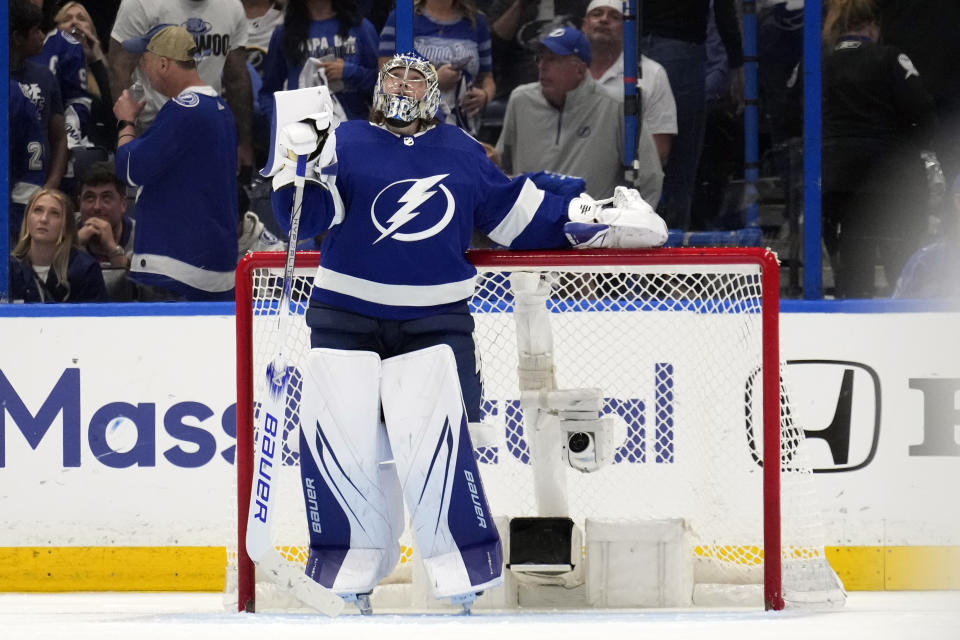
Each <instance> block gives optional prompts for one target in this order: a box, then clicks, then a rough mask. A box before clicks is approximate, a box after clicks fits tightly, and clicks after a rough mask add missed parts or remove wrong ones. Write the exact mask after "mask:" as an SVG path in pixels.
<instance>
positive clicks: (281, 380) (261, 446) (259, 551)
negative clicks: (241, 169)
mask: <svg viewBox="0 0 960 640" xmlns="http://www.w3.org/2000/svg"><path fill="white" fill-rule="evenodd" d="M306 166H307V156H306V155H300V156H298V157H297V170H296V178H295V179H294V186H295V188H296V191H295V192H294V198H293V212H292V213H291V215H290V238H289V244H288V245H287V258H286V263H285V264H284V268H283V291H282V293H281V296H280V308H279V309H278V310H277V335H278V336H279V346H278V347H277V352H276V354H275V355H274V357H273V359H272V360H271V361H270V363H269V364H267V370H266V376H267V390H268V393H267V394H266V396H265V398H264V399H263V402H262V404H261V406H260V421H259V427H260V428H259V430H258V433H259V438H258V441H257V442H255V449H254V461H253V469H254V474H255V475H256V477H255V479H254V482H253V484H252V486H251V488H250V510H249V512H248V513H247V536H246V547H247V555H248V556H249V557H250V559H251V560H252V561H253V562H254V564H256V565H257V567H258V568H259V569H261V570H262V571H263V572H264V573H265V574H266V575H267V576H268V577H269V579H270V581H271V582H274V583H276V584H278V585H280V586H281V587H284V588H286V589H287V590H289V591H290V592H291V593H292V594H293V595H294V596H295V597H296V598H297V599H298V600H300V601H301V602H303V603H304V604H306V605H308V606H310V607H312V608H313V609H316V610H317V611H319V612H320V613H323V614H326V615H328V616H336V615H337V614H339V613H340V612H341V611H342V610H343V606H344V602H343V600H342V599H341V598H340V596H338V595H337V594H335V593H334V592H332V591H330V590H329V589H326V588H324V587H323V586H321V585H320V584H318V583H317V582H315V581H314V580H312V579H311V578H309V577H308V576H307V575H306V574H305V573H304V572H303V570H302V569H301V568H300V567H298V566H296V565H294V564H293V563H290V562H287V561H286V560H285V559H284V558H283V557H282V556H281V555H280V553H279V552H278V551H277V549H276V547H274V545H273V539H272V537H271V535H270V530H271V520H272V518H273V507H274V506H275V500H274V499H273V491H272V489H273V487H271V484H270V483H271V481H272V479H273V478H274V477H275V471H274V470H275V469H279V466H280V464H281V463H280V460H279V456H278V454H279V451H280V450H281V446H282V445H281V443H282V436H283V425H284V421H285V418H286V411H285V410H286V395H287V386H288V385H289V382H290V372H289V371H288V370H287V369H288V367H287V359H286V355H285V353H284V341H285V340H286V339H287V336H288V335H290V323H291V321H292V319H293V313H292V312H291V310H290V303H291V297H292V292H291V289H292V288H293V265H294V262H295V260H296V254H297V235H298V233H299V230H300V209H301V207H302V206H303V188H304V183H305V176H306Z"/></svg>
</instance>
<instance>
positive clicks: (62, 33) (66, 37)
mask: <svg viewBox="0 0 960 640" xmlns="http://www.w3.org/2000/svg"><path fill="white" fill-rule="evenodd" d="M57 33H59V34H60V37H61V38H63V39H64V40H66V41H67V43H68V44H75V45H77V46H83V45H81V44H80V41H79V40H77V39H76V38H74V37H73V35H71V34H70V33H69V32H67V31H60V30H58V31H57Z"/></svg>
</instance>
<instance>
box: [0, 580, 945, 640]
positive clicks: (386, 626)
mask: <svg viewBox="0 0 960 640" xmlns="http://www.w3.org/2000/svg"><path fill="white" fill-rule="evenodd" d="M0 638H2V639H3V640H21V639H24V640H26V639H30V640H32V639H34V638H37V639H46V638H50V639H53V638H55V639H56V640H64V639H67V640H86V639H90V640H94V639H96V640H102V639H105V638H124V639H127V638H129V639H133V640H153V639H161V638H162V639H163V640H194V639H197V640H221V639H223V640H241V639H245V638H257V639H259V640H264V639H270V640H297V639H300V638H310V639H311V640H340V639H341V638H342V639H344V640H441V639H442V640H459V639H460V638H471V639H472V638H477V639H481V638H483V639H489V640H567V639H570V640H574V639H575V640H627V639H629V640H651V639H653V640H661V639H663V640H687V639H694V638H696V639H697V640H728V639H729V640H754V639H755V640H761V639H762V640H771V639H775V640H793V639H796V640H801V639H802V640H814V639H816V640H822V639H833V638H837V639H843V640H861V639H862V640H881V639H890V640H901V639H902V640H928V639H929V640H934V639H935V640H960V592H916V591H915V592H853V593H851V594H850V596H849V599H848V600H847V605H846V607H844V608H843V609H839V610H834V611H824V612H813V611H781V612H769V613H767V612H762V611H758V610H748V609H744V610H739V609H738V610H729V609H684V610H668V611H664V610H650V611H645V612H638V611H630V612H621V611H604V612H596V611H591V612H588V613H576V612H574V613H571V612H556V613H542V612H540V613H533V612H522V613H516V612H511V613H494V612H488V611H482V612H476V613H474V614H472V615H470V616H463V615H448V614H433V615H417V614H408V615H386V614H384V615H373V616H368V617H361V616H359V615H353V614H351V615H342V616H340V617H338V618H335V619H331V618H325V617H323V616H320V615H310V614H269V613H257V614H248V613H244V614H240V613H233V612H228V611H224V608H223V598H222V595H221V594H218V593H159V594H156V593H155V594H141V593H82V594H75V593H70V594H0Z"/></svg>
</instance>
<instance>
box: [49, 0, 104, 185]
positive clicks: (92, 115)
mask: <svg viewBox="0 0 960 640" xmlns="http://www.w3.org/2000/svg"><path fill="white" fill-rule="evenodd" d="M54 20H55V21H56V23H57V28H58V29H59V30H60V32H61V33H65V34H69V36H70V37H72V38H74V39H75V40H77V41H78V42H79V43H80V46H81V48H82V50H83V56H84V60H85V63H86V67H85V70H86V72H85V75H86V94H85V99H84V101H83V103H82V104H83V107H84V108H87V109H88V110H89V119H88V122H87V124H86V126H85V128H82V129H81V133H82V134H83V135H84V137H85V138H86V139H87V141H88V144H91V145H95V146H99V147H104V148H108V149H110V148H113V143H114V140H115V139H116V136H115V134H114V132H115V131H116V126H117V122H116V120H115V119H114V117H113V96H112V95H111V93H110V74H109V72H108V71H107V65H106V59H105V56H104V53H103V48H102V47H101V46H100V39H99V38H98V37H97V31H96V29H94V26H93V21H92V19H91V18H90V14H89V13H87V9H86V7H84V6H83V4H81V3H79V2H66V3H64V4H63V5H62V6H61V7H60V10H59V11H57V14H56V15H55V16H54ZM88 101H89V103H88ZM76 173H80V172H79V169H78V170H77V171H76Z"/></svg>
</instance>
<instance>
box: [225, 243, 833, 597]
mask: <svg viewBox="0 0 960 640" xmlns="http://www.w3.org/2000/svg"><path fill="white" fill-rule="evenodd" d="M738 252H739V253H738ZM478 255H480V256H481V257H480V258H479V259H478V260H477V261H479V262H482V266H479V267H478V270H479V272H480V275H479V277H478V279H477V288H476V293H475V295H474V297H473V299H472V300H471V302H470V307H471V311H472V312H473V315H474V318H475V320H476V332H475V338H476V342H477V347H478V351H479V355H480V361H481V370H482V379H483V385H484V387H483V388H484V395H483V404H482V412H483V414H484V422H486V423H488V424H492V425H493V427H494V430H493V432H494V434H495V440H494V442H493V443H492V444H490V443H487V445H488V446H478V447H476V448H475V455H476V457H477V459H478V461H479V463H480V464H479V467H480V470H481V474H482V476H483V483H484V487H485V489H486V491H487V497H488V500H489V504H490V507H491V510H492V511H493V513H494V515H495V516H499V517H500V519H501V520H500V521H505V519H507V518H514V517H518V516H535V515H538V513H537V504H536V501H535V497H534V494H535V491H534V486H533V472H532V467H531V464H530V463H531V455H530V447H529V442H528V441H527V438H526V436H525V433H524V422H523V409H522V407H521V404H520V399H519V398H520V392H519V382H518V375H517V366H518V353H517V335H516V323H515V321H514V317H513V314H512V312H513V310H514V302H515V300H514V295H513V291H512V288H511V281H510V278H511V273H513V272H519V271H523V272H526V273H538V274H539V275H540V278H541V280H542V281H544V282H546V283H549V291H550V293H549V297H548V298H547V299H546V301H545V303H544V305H545V308H546V310H547V312H548V313H549V319H550V320H549V324H550V331H551V332H552V338H553V348H554V352H553V362H554V365H555V376H556V384H557V388H560V389H573V388H583V387H596V388H599V389H601V390H602V391H603V398H604V399H603V409H602V413H603V414H605V415H609V416H613V417H614V418H615V420H616V429H615V436H616V437H615V443H616V447H615V451H614V456H613V460H612V463H611V464H609V465H607V466H605V467H603V468H601V469H600V470H598V471H596V472H593V473H581V472H579V471H576V470H574V469H572V468H567V469H566V471H565V474H566V484H567V487H566V490H567V496H568V502H569V515H570V517H571V518H572V519H573V520H574V522H575V523H576V524H577V525H578V526H579V527H581V528H582V527H583V526H584V522H585V520H586V519H587V518H602V519H606V520H625V521H626V520H649V519H663V518H682V519H683V520H684V521H685V522H686V525H687V527H688V528H689V530H690V532H691V534H692V538H693V541H694V544H693V551H692V553H693V555H694V562H695V568H696V575H695V581H696V582H697V583H698V584H710V585H717V584H730V585H747V584H756V585H765V589H766V596H765V597H766V599H767V606H776V605H777V598H778V597H780V596H781V595H782V596H783V597H784V598H785V599H786V600H788V602H804V601H812V602H817V601H824V600H836V599H837V596H836V593H835V592H836V589H837V588H838V583H837V582H836V577H835V575H834V574H833V572H832V571H831V570H830V568H829V565H828V564H827V562H826V560H825V557H824V551H823V538H822V522H821V518H820V512H819V506H818V501H817V499H816V496H815V493H814V491H813V487H812V482H811V472H810V469H809V466H808V465H807V464H806V459H805V447H804V440H803V432H802V428H801V427H800V426H798V425H795V424H794V423H793V419H792V416H791V412H790V406H789V398H788V396H787V394H786V393H785V392H783V391H782V390H781V389H780V385H779V384H776V385H775V386H776V391H774V393H775V395H773V396H772V398H771V397H770V396H768V398H767V406H768V407H770V406H774V407H775V406H779V411H778V415H776V416H775V417H774V418H773V419H772V420H767V421H766V422H765V420H764V415H765V414H764V389H765V388H766V389H767V390H768V391H769V389H770V387H771V386H773V385H771V384H770V382H769V381H770V380H773V381H776V380H777V377H776V376H777V368H776V367H770V366H769V362H771V361H772V362H774V363H776V362H778V360H777V358H778V356H777V353H778V352H777V342H776V341H777V340H778V336H777V331H776V329H775V326H776V325H775V323H776V317H777V315H776V313H775V311H776V309H775V308H773V309H771V307H770V306H771V305H774V307H775V306H776V305H777V304H778V296H777V290H776V278H775V277H773V278H770V277H769V274H767V277H764V274H763V269H764V268H768V269H769V268H775V265H776V262H775V259H773V258H772V257H771V256H770V255H769V254H765V252H760V251H759V250H732V249H727V250H713V251H710V252H707V251H701V252H698V251H695V250H659V251H655V252H621V254H610V255H607V254H604V253H603V252H565V253H555V254H540V257H539V258H538V257H537V256H535V255H530V256H525V255H524V254H508V253H506V252H504V253H502V254H501V253H496V252H494V253H490V252H481V253H479V254H478ZM545 255H546V256H548V257H546V258H545V257H544V256H545ZM718 256H719V258H718ZM247 260H248V261H249V260H251V258H248V259H247ZM252 260H253V261H254V264H253V267H254V268H252V269H251V270H250V274H251V276H250V278H249V285H248V286H249V290H250V292H251V294H252V300H251V301H250V305H251V307H250V308H251V315H250V325H249V328H246V327H245V325H244V324H243V323H242V322H241V319H240V313H241V311H240V310H239V309H238V327H239V330H240V332H241V334H240V336H239V337H240V340H238V344H239V345H241V352H240V353H238V358H239V359H240V360H241V365H240V368H239V370H238V376H241V377H243V376H247V377H248V378H249V379H252V381H253V402H254V407H256V398H257V397H259V396H260V395H261V394H262V393H263V386H264V384H263V379H264V377H263V375H262V372H263V371H264V369H265V367H266V364H267V362H268V361H269V359H270V358H271V357H272V356H273V354H274V353H275V351H276V349H277V347H278V344H277V342H276V340H277V330H276V329H277V311H278V309H277V306H278V303H279V302H278V301H279V299H280V287H281V282H282V260H278V259H277V257H276V256H273V257H271V258H269V262H271V263H272V264H273V266H272V267H268V266H266V263H264V266H262V267H260V266H257V262H256V260H257V259H256V258H253V259H252ZM266 260H267V258H264V259H263V260H262V261H261V262H263V261H266ZM315 261H316V255H313V256H307V257H304V258H302V260H301V262H299V263H298V265H301V266H298V269H297V276H296V279H295V283H294V288H293V304H294V307H295V309H296V312H297V313H298V314H301V315H302V314H303V312H304V311H305V309H306V305H307V303H308V298H309V292H310V289H311V287H312V281H313V275H314V264H315ZM770 265H773V267H771V266H770ZM771 283H772V284H771ZM241 286H242V285H241V284H240V283H238V297H239V296H240V294H239V290H240V288H241ZM771 288H773V290H772V291H771V290H770V289H771ZM765 313H766V314H767V315H766V318H767V320H766V322H767V324H766V325H765V324H764V318H765ZM771 318H772V320H771ZM771 322H772V323H774V324H772V325H771V324H770V323H771ZM294 324H295V325H296V330H295V331H294V332H293V334H292V335H290V336H287V341H286V343H285V346H284V353H285V354H286V355H287V356H288V357H289V358H290V359H291V362H292V364H293V366H294V367H295V368H296V367H297V363H298V361H299V360H300V359H302V358H303V357H304V355H305V354H306V353H307V351H308V350H309V331H308V328H307V327H306V326H305V325H304V323H303V322H302V321H299V322H295V323H294ZM765 327H766V332H765ZM771 327H773V329H772V330H771ZM246 332H249V333H250V334H251V335H250V343H251V344H252V353H251V354H249V358H252V368H248V366H249V365H245V363H244V360H246V359H247V356H246V355H245V354H244V353H242V345H243V344H244V343H245V342H246V341H247V337H246V336H245V335H244V333H246ZM765 349H766V357H767V358H768V360H767V362H768V367H767V369H766V370H765V369H764V366H763V365H764V355H765ZM770 358H772V360H770ZM765 377H766V379H767V381H768V382H767V383H766V385H765V383H764V378H765ZM291 387H292V388H291V391H290V393H289V396H288V415H287V418H288V421H287V424H286V425H285V427H284V446H283V457H284V467H283V473H282V474H281V477H280V479H279V481H276V482H275V484H274V486H275V489H274V491H277V492H278V493H276V494H275V495H276V496H277V497H278V500H279V506H278V508H277V511H276V512H277V515H278V522H277V525H276V527H275V529H274V540H275V542H276V544H277V546H278V547H279V548H280V549H281V552H282V553H283V554H284V555H285V556H286V557H287V558H288V559H289V560H290V561H292V562H299V563H303V562H304V561H305V558H306V546H307V540H308V538H307V528H306V523H307V520H306V516H305V513H304V506H303V499H302V494H301V490H300V479H299V471H298V468H297V461H298V455H299V454H298V452H297V435H298V434H297V429H298V422H297V418H298V407H299V401H300V393H301V381H300V379H299V377H297V376H296V374H295V375H294V380H293V383H292V385H291ZM242 401H243V399H242V398H241V402H242ZM771 403H772V404H771ZM238 413H239V414H240V416H241V417H240V419H239V420H238V432H239V431H240V430H241V429H250V428H251V425H249V424H244V419H243V411H242V410H241V405H238ZM253 424H254V425H255V424H256V412H255V411H254V420H253ZM765 424H766V425H767V426H766V428H767V429H773V433H777V431H779V439H780V447H779V449H780V472H779V474H775V473H774V474H767V476H768V477H767V478H766V481H765V479H764V466H763V459H764V453H763V443H764V425H765ZM244 455H245V454H244V453H243V452H242V451H241V447H240V446H239V438H238V467H239V469H240V474H241V488H240V489H239V490H238V494H239V503H240V504H241V505H242V504H243V502H244V501H243V493H244V491H245V490H246V491H247V492H249V489H248V488H247V489H244V488H243V480H242V478H243V475H244V473H248V472H244V471H243V469H244V466H243V464H242V461H241V458H242V457H243V456H244ZM246 455H250V454H249V452H247V454H246ZM247 482H248V483H249V479H248V480H247ZM246 487H249V484H247V485H246ZM771 496H775V497H776V500H773V501H771ZM777 502H779V514H773V513H771V512H772V506H771V505H773V506H775V505H776V503H777ZM765 504H767V507H768V511H767V514H766V519H765V513H764V505H765ZM241 508H242V507H241ZM243 515H245V514H241V518H242V517H243ZM772 533H779V536H777V535H771V534H772ZM778 537H779V549H777V550H776V551H774V553H776V554H777V555H776V557H778V558H779V559H780V563H781V567H782V568H781V570H780V571H779V572H776V573H777V575H775V576H773V577H771V575H770V574H769V571H768V573H767V575H765V573H764V559H765V557H766V558H769V557H770V550H769V549H767V548H765V546H766V545H768V544H770V541H771V540H772V541H774V542H776V541H777V539H778ZM409 541H410V537H409V536H407V537H405V540H403V541H402V542H407V543H409ZM232 549H233V553H232V557H235V556H236V545H235V544H234V546H233V547H232ZM244 561H245V559H244V558H242V559H241V565H243V563H244ZM413 562H414V559H413V550H412V549H411V548H410V546H409V545H407V546H405V547H404V556H403V558H402V559H401V565H400V567H398V570H397V571H396V572H395V575H394V576H392V577H391V578H390V579H388V580H389V581H391V582H394V583H402V582H404V581H406V580H409V577H410V575H412V574H413V573H414V571H413V568H412V567H411V566H410V565H411V564H412V563H413ZM232 571H233V574H234V576H235V574H236V569H235V566H234V568H233V569H232ZM243 575H244V574H243V570H242V569H241V579H240V583H241V584H240V591H241V602H242V600H243V598H246V599H247V600H249V599H250V597H251V596H250V595H246V596H244V595H243V593H248V592H249V590H250V585H249V584H247V583H249V580H247V579H245V578H243V577H242V576H243ZM234 580H235V577H234V579H231V580H228V581H229V582H231V586H230V588H231V589H232V588H233V584H235V582H234ZM375 594H376V592H375ZM257 598H258V603H257V608H258V609H262V608H263V607H264V601H263V599H262V596H261V595H260V593H259V592H258V593H257ZM771 598H772V599H773V602H772V603H771Z"/></svg>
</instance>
